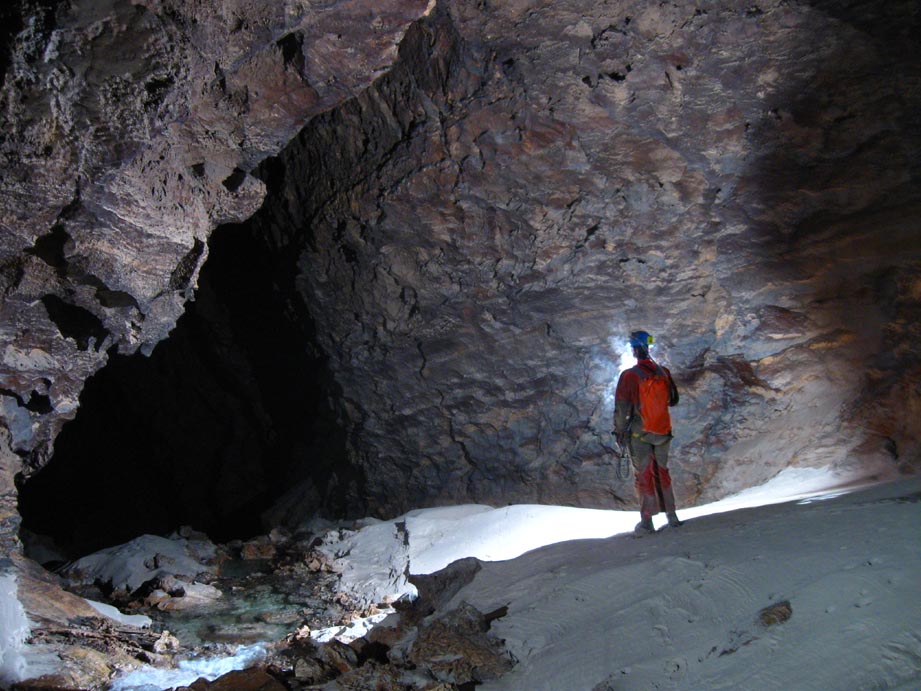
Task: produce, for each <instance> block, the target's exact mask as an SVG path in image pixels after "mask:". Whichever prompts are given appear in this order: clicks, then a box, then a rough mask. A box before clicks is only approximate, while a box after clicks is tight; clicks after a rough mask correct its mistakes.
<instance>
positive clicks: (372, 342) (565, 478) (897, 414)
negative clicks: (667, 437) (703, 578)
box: [0, 0, 921, 536]
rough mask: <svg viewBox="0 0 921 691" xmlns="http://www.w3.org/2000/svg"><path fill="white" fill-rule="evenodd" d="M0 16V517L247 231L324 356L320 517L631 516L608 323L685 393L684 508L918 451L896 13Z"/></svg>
mask: <svg viewBox="0 0 921 691" xmlns="http://www.w3.org/2000/svg"><path fill="white" fill-rule="evenodd" d="M21 8H22V22H21V28H17V31H16V32H15V33H14V34H12V35H11V36H10V37H9V41H8V42H9V44H10V54H9V59H8V62H7V64H5V65H4V70H5V72H4V74H5V82H4V86H3V114H2V116H0V117H2V118H3V133H4V134H3V139H2V142H0V152H2V155H3V164H2V165H3V168H2V179H0V190H2V194H0V230H2V240H0V288H2V293H0V295H2V302H0V315H2V316H0V319H2V322H0V353H2V359H0V389H2V394H3V395H2V396H0V405H2V408H0V414H2V431H3V435H2V442H3V454H2V461H3V463H2V470H3V472H2V475H3V477H4V480H3V483H4V484H3V486H4V492H5V497H6V499H5V502H6V504H5V508H4V509H3V519H4V521H5V527H4V531H5V534H6V535H7V536H9V535H10V534H13V533H14V532H15V531H14V527H15V523H16V520H17V514H16V508H15V494H16V490H15V489H14V487H13V481H12V478H13V476H14V475H15V474H17V473H20V472H22V475H23V476H24V477H26V478H28V476H29V475H30V474H31V473H34V472H35V471H36V470H38V469H39V468H41V467H43V466H45V465H46V464H48V462H49V460H50V459H51V458H52V451H53V444H54V440H55V438H56V437H57V435H58V433H59V432H60V430H61V427H62V426H63V425H64V423H65V422H66V421H68V420H70V419H72V418H73V417H74V416H75V415H76V414H77V410H78V407H79V401H80V394H81V391H83V388H84V385H85V383H86V381H87V379H88V378H89V377H91V376H92V375H93V374H94V373H96V372H98V371H99V370H100V369H101V368H103V367H104V365H105V364H106V362H107V361H108V359H110V358H112V357H115V355H116V353H117V354H119V356H130V355H132V354H134V353H139V354H140V355H139V357H144V356H147V355H149V354H150V353H151V352H153V351H154V349H155V348H156V347H157V344H158V343H161V342H163V341H164V340H165V339H168V335H169V333H170V331H171V330H173V329H174V327H175V326H176V323H177V320H179V318H180V315H182V313H183V311H184V310H185V309H186V308H187V307H188V305H189V303H190V301H192V300H194V299H195V297H196V288H197V286H198V280H199V277H200V275H201V273H202V271H203V270H202V266H203V265H204V264H205V263H206V262H207V261H208V258H209V237H210V236H211V234H212V232H214V231H215V229H216V228H218V227H219V226H226V224H236V223H242V222H245V224H246V225H245V228H246V230H245V232H247V233H249V234H250V236H251V237H255V238H258V239H259V252H260V253H262V257H263V258H262V259H260V261H262V262H264V261H266V260H265V257H269V258H271V262H272V263H273V265H274V266H277V267H279V268H278V277H277V280H275V281H274V283H273V290H275V291H276V292H278V293H283V295H282V296H281V298H280V301H281V302H282V303H283V304H284V305H285V308H284V309H285V310H286V314H288V315H290V318H291V319H292V320H297V319H302V320H303V321H304V323H305V324H309V328H307V327H305V329H304V330H305V332H306V331H309V336H310V339H311V343H310V345H309V348H308V346H305V353H306V352H307V351H308V350H309V351H310V357H314V358H317V359H318V360H322V362H323V367H324V368H325V371H326V374H325V375H324V376H325V381H326V383H325V384H324V386H325V389H324V391H325V395H326V397H327V399H328V407H329V408H330V410H331V412H330V415H331V417H332V418H334V419H335V420H336V421H337V424H338V425H339V426H340V428H341V431H342V435H343V447H344V448H343V454H342V456H343V459H344V460H343V461H342V463H343V464H345V466H347V469H348V472H345V471H344V470H343V472H342V473H340V474H338V475H337V474H336V473H331V472H330V471H329V468H326V469H325V471H324V480H323V484H322V486H321V487H319V492H320V494H323V493H327V492H335V493H336V494H337V495H338V496H339V497H340V498H341V500H342V502H341V505H342V506H347V507H352V509H354V510H358V509H362V510H367V511H369V512H374V513H377V514H380V515H385V514H390V515H393V514H395V513H397V512H399V511H403V510H406V509H408V508H412V507H414V506H420V505H424V504H438V503H448V502H468V501H477V502H485V503H499V504H501V503H509V502H552V503H562V504H573V505H582V506H598V507H612V506H622V505H624V504H627V503H629V502H630V501H632V486H631V485H630V483H629V482H625V481H622V480H619V479H618V478H617V477H616V474H615V473H614V469H613V465H612V458H611V454H610V446H609V444H610V429H611V414H612V408H613V401H612V400H611V394H612V384H613V382H614V381H615V380H616V376H617V368H618V362H619V357H620V352H621V350H622V345H623V340H624V337H625V334H626V333H627V332H628V331H629V330H631V329H635V328H643V329H646V330H648V331H650V332H651V333H653V334H654V335H655V336H656V339H657V343H658V345H657V346H656V350H655V352H654V356H656V357H658V358H659V359H661V360H662V361H664V362H666V363H667V364H668V365H669V367H670V368H671V369H672V371H673V372H674V373H675V376H676V380H677V383H678V386H679V388H680V389H681V391H682V402H681V405H680V406H679V407H678V408H676V409H675V414H674V420H675V427H676V438H675V443H674V446H673V459H674V465H673V470H672V473H673V478H674V480H675V484H676V494H677V495H678V497H679V501H680V502H684V503H690V502H694V501H699V500H704V499H713V498H716V497H718V496H723V495H725V494H726V493H729V492H732V491H736V490H739V489H742V488H744V487H747V486H750V485H752V484H757V483H759V482H761V481H764V480H766V479H768V478H770V477H772V476H773V475H775V474H777V473H778V472H779V471H780V470H782V469H783V468H786V467H789V466H801V467H820V466H821V467H824V466H828V465H831V466H834V467H837V468H839V469H840V470H841V471H842V473H854V474H864V475H868V474H885V473H888V472H907V471H911V470H913V469H915V468H917V466H918V462H919V452H918V442H919V434H921V426H919V422H918V420H919V419H921V418H919V413H921V359H919V355H918V352H919V350H918V346H917V342H918V337H919V335H921V334H919V326H918V317H919V312H921V307H919V305H921V278H919V276H921V271H919V269H921V229H919V219H921V186H919V160H921V157H919V155H918V153H919V150H921V134H919V133H921V127H919V125H921V123H919V118H921V116H919V113H921V61H919V60H918V58H919V48H918V44H917V41H916V38H914V37H915V36H916V35H917V30H918V28H919V14H918V9H917V7H916V6H915V4H914V3H911V2H887V3H870V2H864V3H844V2H840V3H839V2H831V1H829V2H818V1H817V2H805V1H804V2H789V1H787V0H770V1H767V2H760V3H758V4H757V5H753V4H752V3H750V2H735V1H733V0H720V1H715V2H701V3H647V2H631V1H629V0H621V1H618V2H589V1H588V0H565V1H557V2H538V1H532V2H518V1H516V2H501V3H493V2H473V1H470V2H464V1H461V0H457V1H448V0H439V2H437V3H435V2H431V3H428V2H396V1H392V2H384V3H381V2H376V3H373V5H372V4H371V3H367V2H362V1H361V0H353V1H351V2H287V3H277V4H276V3H256V2H246V1H244V0H237V1H236V2H223V3H217V2H208V1H207V0H201V1H200V2H196V3H178V2H166V1H164V2H153V1H148V2H134V3H129V2H126V1H121V0H110V1H108V2H93V3H90V2H73V3H70V4H61V5H54V4H47V3H45V4H42V3H32V2H25V3H22V5H21ZM221 232H233V230H232V229H231V228H222V229H221ZM240 232H243V231H240ZM258 275H259V276H260V277H262V280H265V277H264V274H263V273H259V274H258ZM239 280H240V281H244V282H245V281H246V280H248V278H247V274H246V272H245V270H242V271H240V279H239ZM273 337H278V334H277V333H274V332H271V330H269V332H267V333H265V335H264V339H266V340H267V342H268V343H269V344H271V339H272V338H273ZM266 351H268V352H270V351H271V349H270V348H269V349H264V351H263V352H266ZM305 357H306V355H305ZM189 462H194V459H190V460H189ZM26 481H27V480H26ZM307 508H308V509H309V507H307Z"/></svg>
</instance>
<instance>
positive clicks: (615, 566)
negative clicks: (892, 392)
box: [452, 480, 921, 691]
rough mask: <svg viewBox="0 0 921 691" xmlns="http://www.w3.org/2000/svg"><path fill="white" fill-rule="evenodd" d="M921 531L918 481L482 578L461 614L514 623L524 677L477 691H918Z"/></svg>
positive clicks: (593, 544)
mask: <svg viewBox="0 0 921 691" xmlns="http://www.w3.org/2000/svg"><path fill="white" fill-rule="evenodd" d="M919 519H921V481H918V480H912V481H906V482H902V483H898V484H893V485H886V486H881V487H877V488H873V489H870V490H863V491H859V492H855V493H853V494H848V495H843V496H838V497H834V498H828V499H826V500H822V501H815V500H805V501H799V502H795V503H786V504H777V505H772V506H765V507H761V508H753V509H743V510H738V511H734V512H731V513H722V514H716V515H711V516H706V517H701V518H697V519H694V520H692V521H690V522H688V523H686V524H685V525H684V526H683V527H681V528H679V529H666V530H664V531H662V532H660V533H658V534H656V535H654V536H649V537H644V538H639V539H638V538H634V537H631V536H626V535H622V536H617V537H613V538H610V539H605V540H585V541H576V542H568V543H561V544H557V545H553V546H549V547H544V548H541V549H538V550H535V551H533V552H530V553H528V554H525V555H524V556H521V557H519V558H517V559H515V560H512V561H506V562H500V563H490V564H485V565H484V568H483V570H482V571H481V572H480V573H479V574H478V575H477V576H476V578H475V580H474V581H473V582H472V583H471V584H470V585H469V586H467V587H466V588H464V589H463V590H462V591H461V592H460V593H458V595H457V596H456V597H455V599H454V602H453V603H452V604H455V605H456V604H459V603H460V602H461V601H464V600H465V601H468V602H470V603H471V604H473V605H475V606H476V607H478V608H479V609H480V610H481V611H484V612H487V611H492V610H494V609H496V608H497V607H500V606H503V605H508V607H509V612H508V615H507V616H506V617H504V618H502V619H500V620H498V621H496V622H495V623H494V624H493V631H494V633H495V635H497V636H499V637H501V638H504V639H505V641H506V644H507V646H508V648H509V649H510V650H511V652H512V653H513V654H514V655H515V657H516V658H517V660H518V665H517V666H516V668H515V669H514V670H513V671H512V672H511V673H510V674H508V675H506V676H505V677H504V678H502V679H500V680H499V681H496V682H492V683H487V684H484V685H483V686H480V687H478V689H479V691H499V690H500V689H501V690H509V691H512V690H514V691H522V690H523V689H527V690H528V691H541V690H546V691H580V690H585V691H602V690H603V691H608V690H610V691H613V690H615V689H616V690H617V691H630V690H636V691H649V690H650V689H675V690H679V689H681V690H687V691H691V690H696V691H700V690H707V691H716V690H718V689H734V690H738V689H744V690H746V691H769V690H774V689H776V690H778V691H780V690H784V691H788V690H790V689H796V690H798V691H808V690H810V689H813V690H815V691H858V690H860V689H867V690H869V689H878V690H882V689H899V690H900V691H901V690H905V691H907V690H908V689H912V690H913V691H918V689H921V521H919ZM781 601H788V602H789V603H790V606H791V608H792V616H791V617H790V618H789V620H787V621H785V622H783V623H778V624H774V625H771V626H766V625H764V624H762V623H761V622H760V621H759V612H760V611H761V610H762V608H765V607H768V606H769V605H772V604H775V603H778V602H781Z"/></svg>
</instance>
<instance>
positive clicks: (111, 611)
mask: <svg viewBox="0 0 921 691" xmlns="http://www.w3.org/2000/svg"><path fill="white" fill-rule="evenodd" d="M86 603H87V604H88V605H89V606H90V607H92V608H93V609H95V610H96V611H97V612H99V613H100V614H101V615H102V616H104V617H108V618H109V619H112V620H113V621H117V622H118V623H119V624H125V625H126V626H136V627H138V628H140V629H146V628H149V627H150V625H151V624H152V623H153V620H152V619H151V618H150V617H147V616H144V615H143V614H123V613H122V612H120V611H119V610H118V609H117V608H115V607H113V606H112V605H107V604H106V603H104V602H96V601H95V600H87V601H86Z"/></svg>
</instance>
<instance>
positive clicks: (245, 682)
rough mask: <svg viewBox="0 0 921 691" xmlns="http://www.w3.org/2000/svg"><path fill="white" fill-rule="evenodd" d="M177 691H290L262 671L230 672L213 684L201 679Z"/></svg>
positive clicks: (256, 669) (255, 669)
mask: <svg viewBox="0 0 921 691" xmlns="http://www.w3.org/2000/svg"><path fill="white" fill-rule="evenodd" d="M176 691H288V688H287V687H286V686H285V685H284V684H282V683H281V682H280V681H279V680H278V679H276V678H275V677H273V676H272V675H270V674H269V673H268V672H266V671H265V670H262V669H258V668H254V669H246V670H240V671H236V672H229V673H227V674H225V675H223V676H221V677H219V678H218V679H215V680H214V681H212V682H207V681H205V680H204V679H199V680H198V681H196V682H193V683H192V684H191V685H190V686H187V687H182V688H180V689H176Z"/></svg>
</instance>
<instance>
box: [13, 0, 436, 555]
mask: <svg viewBox="0 0 921 691" xmlns="http://www.w3.org/2000/svg"><path fill="white" fill-rule="evenodd" d="M428 10H429V7H428V3H427V2H422V1H420V0H410V1H409V2H405V1H401V2H397V1H395V0H394V1H386V0H385V2H376V3H374V4H373V10H372V9H371V6H370V4H369V3H365V2H361V1H360V0H354V1H345V2H336V3H322V2H321V3H317V2H294V3H284V4H281V3H261V2H253V1H251V0H231V1H230V2H224V1H223V0H222V1H221V2H209V1H208V0H203V1H200V2H194V3H187V2H174V1H172V0H162V1H161V0H152V1H151V2H129V1H128V0H104V1H102V2H97V1H95V0H94V1H93V2H72V3H59V2H54V1H51V0H48V1H43V0H20V2H16V3H12V4H11V5H10V6H8V7H6V9H4V14H3V17H4V32H3V45H4V47H8V48H9V50H10V52H9V53H7V54H6V55H5V59H4V62H3V66H4V77H5V79H4V82H3V86H2V92H0V98H2V109H0V130H2V133H3V135H2V139H0V157H2V175H0V233H2V238H0V352H2V357H0V394H2V395H0V417H2V420H3V425H2V428H3V429H2V434H0V447H2V450H0V451H2V455H3V457H4V458H7V457H9V458H10V459H11V461H10V463H9V464H6V463H4V467H5V468H6V466H7V465H8V466H9V468H8V469H7V470H6V471H5V472H4V473H3V476H2V478H0V491H2V495H3V497H4V501H3V507H2V510H0V519H2V520H3V522H4V525H3V536H4V547H7V546H9V547H10V549H13V548H15V540H14V539H10V536H15V532H16V531H15V524H16V522H17V513H16V507H15V498H16V492H15V489H14V487H13V482H12V480H13V476H14V475H15V474H16V473H17V472H19V471H20V469H22V470H24V471H25V474H26V475H28V474H30V473H31V472H33V471H34V470H36V469H38V468H40V467H42V466H44V465H45V464H47V462H48V459H49V457H50V455H51V449H52V445H53V441H54V438H55V437H56V435H57V433H58V432H59V431H60V429H61V426H62V425H63V424H64V423H65V422H66V421H67V420H69V419H71V418H73V416H74V414H75V411H76V409H77V406H78V397H79V394H80V392H81V390H82V387H83V384H84V382H85V381H86V379H87V378H88V377H89V376H90V375H92V374H93V373H94V372H96V371H97V370H99V368H101V367H102V366H103V365H104V364H105V362H106V360H107V353H108V352H109V351H110V350H112V349H113V348H114V349H116V350H117V352H119V353H122V354H130V353H133V352H136V351H138V350H140V351H142V352H144V353H149V352H151V350H152V349H153V348H154V346H155V345H156V344H157V343H158V342H159V341H161V340H162V339H163V338H164V337H165V336H166V335H167V334H168V333H169V331H170V330H171V329H172V328H173V326H174V325H175V323H176V320H177V319H178V317H179V316H180V315H181V314H182V312H183V309H184V307H185V304H186V302H187V301H188V300H189V299H190V298H191V297H192V295H193V292H194V288H195V284H196V279H197V276H198V272H199V270H200V267H201V265H202V263H203V262H204V261H205V259H206V256H207V238H208V235H209V233H210V232H211V231H212V230H213V229H214V228H215V227H216V226H218V225H219V224H221V223H228V222H233V221H238V220H242V219H245V218H247V217H248V216H250V215H251V214H252V213H253V212H254V211H255V210H256V209H257V208H258V207H259V205H260V204H261V201H262V198H263V195H264V186H263V185H262V183H261V182H260V181H259V180H257V179H256V178H254V177H253V176H252V175H250V174H249V171H251V170H252V168H253V167H254V166H255V165H257V164H258V163H259V161H261V160H263V159H264V158H265V157H266V156H268V155H271V154H274V153H276V152H277V151H278V150H279V149H280V148H281V147H282V146H283V145H285V144H286V143H287V142H288V141H289V140H290V139H291V137H292V136H293V135H294V133H296V132H297V131H298V130H299V129H300V128H301V127H303V126H304V124H305V123H306V122H308V121H309V119H310V118H311V117H313V116H314V115H316V114H317V113H321V112H324V111H326V110H328V109H330V108H332V107H334V106H335V105H336V104H338V103H340V102H342V101H344V100H346V99H348V98H351V97H352V95H353V94H354V93H355V92H356V91H360V90H361V89H363V88H364V87H365V86H367V85H368V84H370V83H371V82H372V81H373V79H375V78H376V77H378V76H379V75H380V74H381V73H382V72H384V71H386V69H387V68H388V66H389V65H390V63H391V62H392V61H393V59H395V57H396V46H397V44H398V43H399V41H400V40H401V38H402V35H403V33H404V32H405V31H406V29H407V27H408V26H409V25H410V24H411V23H412V22H413V21H414V20H416V19H418V18H419V17H420V16H423V15H424V14H425V13H426V12H427V11H428ZM13 453H15V456H14V455H12V454H13ZM18 459H22V460H24V461H25V464H24V467H23V468H20V461H19V460H18ZM4 551H7V550H4Z"/></svg>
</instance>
